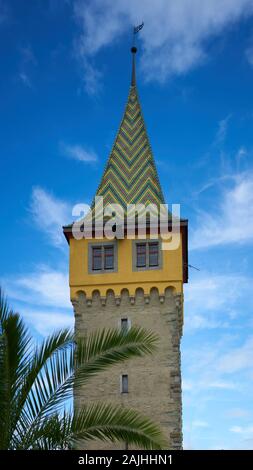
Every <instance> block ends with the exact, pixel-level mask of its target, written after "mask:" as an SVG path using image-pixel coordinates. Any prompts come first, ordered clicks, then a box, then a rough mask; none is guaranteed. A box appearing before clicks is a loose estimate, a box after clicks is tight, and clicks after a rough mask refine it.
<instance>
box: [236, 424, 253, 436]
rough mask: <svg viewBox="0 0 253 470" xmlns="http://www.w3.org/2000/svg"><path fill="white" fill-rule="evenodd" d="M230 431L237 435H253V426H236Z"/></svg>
mask: <svg viewBox="0 0 253 470" xmlns="http://www.w3.org/2000/svg"><path fill="white" fill-rule="evenodd" d="M230 431H231V432H234V433H236V434H246V435H250V434H253V425H249V426H245V427H243V426H237V425H235V426H232V427H231V428H230Z"/></svg>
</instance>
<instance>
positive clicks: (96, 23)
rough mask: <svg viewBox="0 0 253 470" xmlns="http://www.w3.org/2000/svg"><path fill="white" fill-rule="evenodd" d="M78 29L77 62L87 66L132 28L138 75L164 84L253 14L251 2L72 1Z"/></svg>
mask: <svg viewBox="0 0 253 470" xmlns="http://www.w3.org/2000/svg"><path fill="white" fill-rule="evenodd" d="M74 10H75V16H76V18H77V20H78V22H79V24H80V28H81V35H80V38H79V42H78V52H79V56H80V57H81V58H82V59H83V60H84V63H85V64H87V60H88V59H89V58H91V57H94V56H95V54H96V53H98V52H99V51H100V50H101V49H102V48H104V47H106V46H109V45H111V44H112V43H113V42H116V41H117V40H118V38H120V36H121V35H123V34H125V33H127V32H128V34H129V36H130V34H131V28H132V26H133V25H134V24H139V23H141V22H142V21H144V23H145V26H144V28H143V30H142V31H141V33H140V34H139V41H140V42H141V43H142V50H143V56H142V60H141V63H142V69H143V71H144V74H145V77H146V79H147V80H156V81H157V80H158V81H160V82H163V81H165V80H166V79H167V78H168V77H169V76H171V75H172V74H182V73H185V72H187V71H188V70H190V69H192V68H193V67H196V66H197V65H199V64H200V63H202V62H203V61H204V60H205V59H206V57H207V55H208V40H209V39H210V38H213V37H216V36H218V35H219V34H221V33H223V34H224V31H225V30H226V28H228V27H230V26H231V25H233V24H234V23H235V22H237V21H239V20H240V19H241V18H245V17H248V16H250V15H251V14H252V13H253V3H252V0H224V1H223V2H220V0H206V1H204V2H203V0H192V1H191V2H189V1H188V0H177V1H176V2H169V1H167V0H156V1H155V2H154V1H152V0H142V1H141V2H136V0H117V2H115V1H114V0H92V1H87V0H76V1H75V4H74Z"/></svg>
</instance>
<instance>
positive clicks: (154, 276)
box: [70, 238, 183, 299]
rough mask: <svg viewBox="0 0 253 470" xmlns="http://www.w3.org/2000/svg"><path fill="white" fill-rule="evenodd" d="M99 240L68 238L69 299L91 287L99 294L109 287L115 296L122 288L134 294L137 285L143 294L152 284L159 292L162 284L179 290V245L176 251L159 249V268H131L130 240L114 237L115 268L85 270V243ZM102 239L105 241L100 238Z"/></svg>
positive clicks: (147, 291)
mask: <svg viewBox="0 0 253 470" xmlns="http://www.w3.org/2000/svg"><path fill="white" fill-rule="evenodd" d="M101 241H103V240H85V239H82V240H75V239H74V238H71V239H70V293H71V299H74V298H75V297H76V294H77V292H78V291H84V292H85V293H86V295H87V297H91V296H92V292H93V291H94V290H99V291H100V295H101V296H102V297H104V296H106V292H107V291H108V290H109V289H112V290H113V291H114V293H115V295H116V296H118V295H120V293H121V291H122V289H128V290H129V294H130V295H131V296H132V295H134V294H135V290H136V289H137V288H142V289H143V290H144V293H145V294H149V293H150V289H151V288H152V287H157V288H158V290H159V292H160V294H163V293H164V290H165V289H166V287H174V289H175V291H176V292H177V293H182V290H183V266H182V244H180V246H179V248H178V249H177V250H173V251H167V250H163V251H162V268H161V269H150V270H145V271H133V269H132V240H129V239H123V240H118V241H117V243H118V271H117V272H111V273H110V272H107V273H103V274H97V273H96V274H94V273H92V274H90V273H89V272H88V243H91V242H92V243H98V244H99V243H101ZM104 241H108V240H107V239H104Z"/></svg>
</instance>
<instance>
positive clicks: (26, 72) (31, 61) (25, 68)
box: [18, 44, 37, 88]
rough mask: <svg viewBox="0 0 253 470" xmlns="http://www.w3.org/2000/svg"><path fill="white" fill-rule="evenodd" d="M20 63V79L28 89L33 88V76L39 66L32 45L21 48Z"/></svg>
mask: <svg viewBox="0 0 253 470" xmlns="http://www.w3.org/2000/svg"><path fill="white" fill-rule="evenodd" d="M19 54H20V63H19V72H18V79H19V80H20V81H21V82H22V83H23V85H25V86H26V87H28V88H33V84H32V79H31V75H32V72H33V68H34V67H35V66H36V65H37V59H36V57H35V55H34V52H33V50H32V47H31V45H30V44H28V45H26V46H22V47H19Z"/></svg>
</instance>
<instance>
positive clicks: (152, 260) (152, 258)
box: [149, 242, 159, 266]
mask: <svg viewBox="0 0 253 470" xmlns="http://www.w3.org/2000/svg"><path fill="white" fill-rule="evenodd" d="M158 248H159V246H158V242H153V243H149V266H158V264H159V256H158V253H159V251H158Z"/></svg>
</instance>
